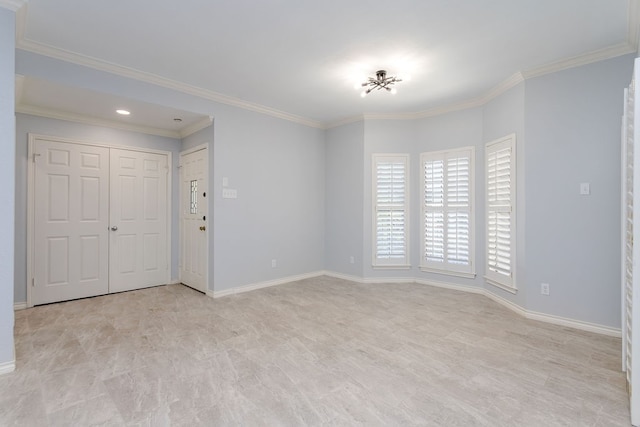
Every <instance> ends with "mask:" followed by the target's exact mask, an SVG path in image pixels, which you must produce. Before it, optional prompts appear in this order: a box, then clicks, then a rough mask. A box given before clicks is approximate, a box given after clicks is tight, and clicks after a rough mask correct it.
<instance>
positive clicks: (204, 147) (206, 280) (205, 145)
mask: <svg viewBox="0 0 640 427" xmlns="http://www.w3.org/2000/svg"><path fill="white" fill-rule="evenodd" d="M200 150H207V156H206V159H207V174H206V176H207V192H208V193H209V194H210V195H212V194H213V192H212V191H211V188H209V187H210V185H209V183H210V182H211V175H210V174H209V173H210V172H211V168H210V165H209V163H210V162H209V143H207V142H205V143H202V144H199V145H196V146H195V147H192V148H188V149H186V150H184V151H180V154H179V155H178V171H179V172H178V181H179V182H180V184H179V185H178V230H179V231H178V233H179V236H178V280H179V281H180V280H182V277H181V265H180V263H181V261H182V251H181V250H180V249H181V248H182V232H183V230H182V227H181V221H182V191H183V190H182V175H181V174H182V165H181V164H180V162H181V161H182V156H183V155H188V154H191V153H195V152H196V151H200ZM206 199H207V218H208V219H207V221H206V223H207V229H206V230H205V233H206V234H205V243H206V244H205V251H206V252H207V256H206V257H205V259H206V266H205V272H204V292H205V294H206V295H210V294H211V292H212V291H210V290H209V250H210V245H209V237H210V234H209V232H210V231H211V227H210V225H211V224H213V221H211V219H212V218H213V209H211V204H210V203H209V201H210V200H212V199H213V196H211V197H207V198H206Z"/></svg>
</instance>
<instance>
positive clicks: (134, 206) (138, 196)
mask: <svg viewBox="0 0 640 427" xmlns="http://www.w3.org/2000/svg"><path fill="white" fill-rule="evenodd" d="M167 171H168V165H167V156H166V155H160V154H153V153H143V152H139V151H129V150H120V149H113V148H112V149H111V205H110V211H111V214H110V218H111V220H110V221H109V224H110V233H111V240H110V243H111V244H110V251H109V252H110V255H111V256H110V261H109V278H110V279H109V291H110V292H120V291H128V290H132V289H139V288H144V287H149V286H155V285H158V284H162V283H166V282H165V280H166V279H167V272H168V270H169V257H168V254H167Z"/></svg>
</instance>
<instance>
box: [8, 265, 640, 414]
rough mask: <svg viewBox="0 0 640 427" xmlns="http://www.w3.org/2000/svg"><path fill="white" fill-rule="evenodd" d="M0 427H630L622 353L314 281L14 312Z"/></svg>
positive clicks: (398, 295) (164, 289) (365, 288)
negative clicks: (12, 359) (13, 361)
mask: <svg viewBox="0 0 640 427" xmlns="http://www.w3.org/2000/svg"><path fill="white" fill-rule="evenodd" d="M15 333H16V354H17V370H16V371H15V372H13V373H11V374H7V375H3V376H0V425H1V426H9V425H26V426H89V425H106V426H111V425H112V426H121V425H130V426H165V425H166V426H168V425H176V426H197V425H207V426H209V425H210V426H225V425H244V426H253V425H258V426H304V425H432V426H440V425H442V426H457V425H460V426H475V425H482V426H502V425H505V426H516V425H517V426H555V425H558V426H583V425H584V426H597V425H600V426H618V425H629V416H628V403H627V394H626V391H625V382H624V376H623V374H622V373H621V372H620V369H619V367H620V340H619V339H616V338H610V337H605V336H600V335H596V334H591V333H586V332H581V331H576V330H572V329H568V328H563V327H558V326H553V325H549V324H545V323H539V322H535V321H529V320H526V319H523V318H521V317H519V316H518V315H516V314H514V313H512V312H510V311H508V310H507V309H505V308H503V307H501V306H500V305H498V304H496V303H494V302H492V301H491V300H489V299H487V298H485V297H483V296H480V295H473V294H467V293H461V292H456V291H451V290H446V289H439V288H433V287H428V286H424V285H416V284H402V285H397V284H393V285H391V284H384V285H383V284H376V285H362V284H354V283H351V282H347V281H343V280H339V279H334V278H328V277H318V278H314V279H309V280H304V281H300V282H295V283H291V284H287V285H281V286H278V287H272V288H268V289H262V290H257V291H254V292H250V293H245V294H239V295H235V296H229V297H225V298H221V299H216V300H213V299H211V298H208V297H205V296H203V295H202V294H199V293H197V292H195V291H193V290H191V289H189V288H187V287H184V286H182V285H171V286H161V287H157V288H151V289H146V290H140V291H133V292H127V293H122V294H117V295H108V296H103V297H97V298H89V299H84V300H78V301H71V302H66V303H61V304H52V305H47V306H41V307H36V308H32V309H28V310H23V311H19V312H16V329H15Z"/></svg>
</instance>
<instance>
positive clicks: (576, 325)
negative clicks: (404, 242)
mask: <svg viewBox="0 0 640 427" xmlns="http://www.w3.org/2000/svg"><path fill="white" fill-rule="evenodd" d="M318 276H329V277H334V278H336V279H342V280H347V281H350V282H354V283H362V284H381V283H390V284H391V283H418V284H420V285H426V286H435V287H438V288H445V289H452V290H456V291H461V292H469V293H473V294H480V295H484V296H485V297H487V298H489V299H491V300H493V301H495V302H496V303H498V304H500V305H502V306H504V307H506V308H508V309H509V310H511V311H513V312H515V313H517V314H519V315H520V316H522V317H525V318H527V319H531V320H537V321H539V322H545V323H552V324H554V325H559V326H565V327H568V328H573V329H579V330H582V331H588V332H594V333H596V334H602V335H608V336H612V337H617V338H620V337H621V336H622V332H621V330H620V329H616V328H611V327H609V326H604V325H599V324H596V323H589V322H584V321H581V320H575V319H569V318H567V317H560V316H554V315H552V314H545V313H540V312H537V311H529V310H526V309H524V308H522V307H521V306H519V305H518V304H515V303H513V302H511V301H509V300H507V299H506V298H503V297H501V296H499V295H496V294H494V293H493V292H491V291H489V290H487V289H485V288H479V287H475V286H464V285H458V284H456V283H450V282H441V281H436V280H424V279H418V278H414V277H357V276H352V275H348V274H342V273H337V272H335V271H316V272H312V273H307V274H301V275H298V276H289V277H283V278H280V279H274V280H268V281H265V282H259V283H254V284H249V285H243V286H239V287H235V288H231V289H225V290H223V291H210V290H207V296H209V297H212V298H221V297H225V296H228V295H235V294H240V293H243V292H251V291H254V290H256V289H262V288H268V287H271V286H277V285H282V284H285V283H290V282H295V281H298V280H304V279H311V278H313V277H318ZM25 306H26V304H25Z"/></svg>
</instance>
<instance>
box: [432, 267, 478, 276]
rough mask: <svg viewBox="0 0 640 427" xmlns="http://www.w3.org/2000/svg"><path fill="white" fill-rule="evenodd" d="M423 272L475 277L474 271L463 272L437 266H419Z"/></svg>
mask: <svg viewBox="0 0 640 427" xmlns="http://www.w3.org/2000/svg"><path fill="white" fill-rule="evenodd" d="M420 271H422V272H423V273H436V274H444V275H445V276H455V277H463V278H465V279H475V277H476V273H465V272H463V271H449V270H439V269H437V268H429V267H420Z"/></svg>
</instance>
